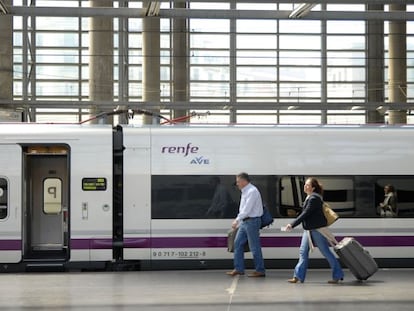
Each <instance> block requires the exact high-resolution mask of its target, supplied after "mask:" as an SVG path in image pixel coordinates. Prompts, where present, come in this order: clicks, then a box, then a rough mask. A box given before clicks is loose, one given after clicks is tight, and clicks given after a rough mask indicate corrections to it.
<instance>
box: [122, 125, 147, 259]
mask: <svg viewBox="0 0 414 311" xmlns="http://www.w3.org/2000/svg"><path fill="white" fill-rule="evenodd" d="M123 133H124V148H125V150H124V168H125V169H124V213H123V221H124V230H123V232H124V259H125V260H136V259H143V260H149V259H150V248H151V244H150V243H151V139H150V130H149V129H140V130H138V131H137V130H134V129H128V128H125V129H124V130H123Z"/></svg>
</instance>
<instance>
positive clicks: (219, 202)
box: [152, 175, 276, 219]
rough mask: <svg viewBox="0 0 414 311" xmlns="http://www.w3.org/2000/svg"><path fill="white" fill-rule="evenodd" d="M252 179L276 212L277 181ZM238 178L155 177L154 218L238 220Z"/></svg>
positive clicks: (153, 183)
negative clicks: (236, 180)
mask: <svg viewBox="0 0 414 311" xmlns="http://www.w3.org/2000/svg"><path fill="white" fill-rule="evenodd" d="M250 177H251V179H252V183H253V184H255V185H256V186H257V187H258V188H259V190H260V192H261V194H262V198H263V200H264V202H265V203H266V204H267V205H268V206H269V209H270V210H271V211H275V210H276V209H275V207H274V206H275V198H276V181H275V180H276V179H275V178H274V177H273V176H250ZM235 179H236V177H235V175H219V176H212V175H202V176H199V175H197V176H193V175H187V176H185V175H176V176H175V175H168V176H165V175H164V176H152V218H153V219H188V218H191V219H207V218H234V217H236V216H237V213H238V209H239V201H240V190H239V189H237V187H236V186H235Z"/></svg>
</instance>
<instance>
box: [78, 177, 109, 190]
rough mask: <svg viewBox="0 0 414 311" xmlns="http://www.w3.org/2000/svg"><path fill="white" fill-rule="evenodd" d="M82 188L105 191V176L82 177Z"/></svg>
mask: <svg viewBox="0 0 414 311" xmlns="http://www.w3.org/2000/svg"><path fill="white" fill-rule="evenodd" d="M82 190H84V191H105V190H106V178H103V177H88V178H82Z"/></svg>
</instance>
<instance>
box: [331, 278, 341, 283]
mask: <svg viewBox="0 0 414 311" xmlns="http://www.w3.org/2000/svg"><path fill="white" fill-rule="evenodd" d="M343 280H344V279H343V278H340V279H333V280H329V281H328V283H329V284H338V283H339V281H343Z"/></svg>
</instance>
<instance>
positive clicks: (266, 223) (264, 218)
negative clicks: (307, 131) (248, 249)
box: [260, 206, 274, 229]
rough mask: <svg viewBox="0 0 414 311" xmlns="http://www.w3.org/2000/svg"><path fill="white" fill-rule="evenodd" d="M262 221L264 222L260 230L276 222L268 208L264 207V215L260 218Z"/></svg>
mask: <svg viewBox="0 0 414 311" xmlns="http://www.w3.org/2000/svg"><path fill="white" fill-rule="evenodd" d="M260 220H261V222H262V223H261V225H260V229H263V228H264V227H268V226H270V225H271V224H272V223H273V221H274V220H273V216H272V214H270V211H269V209H268V208H267V207H266V206H263V215H262V216H261V217H260Z"/></svg>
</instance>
